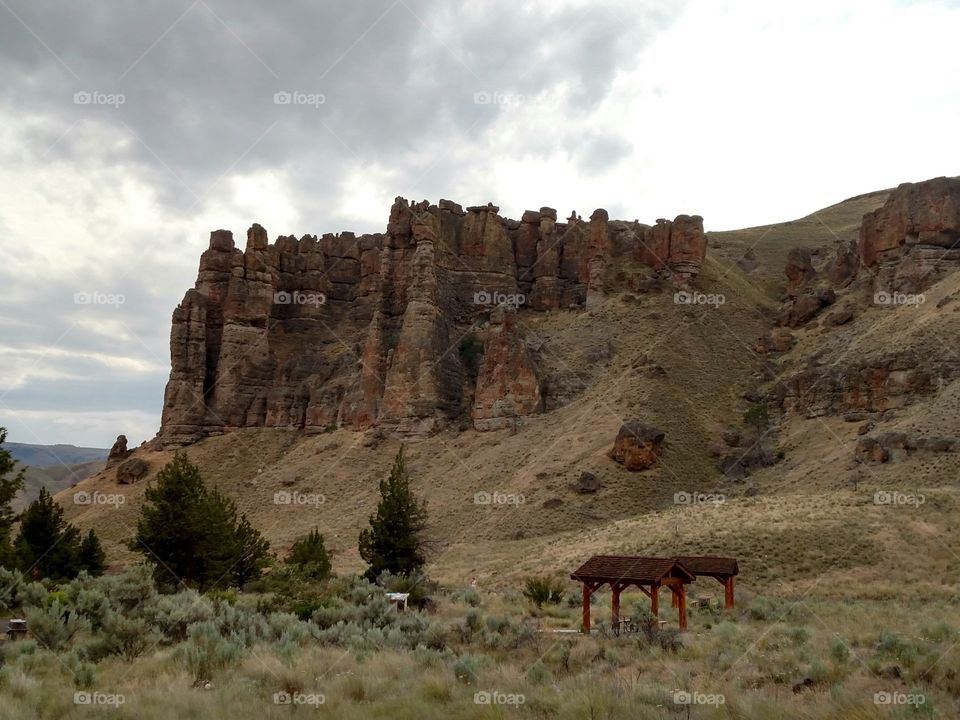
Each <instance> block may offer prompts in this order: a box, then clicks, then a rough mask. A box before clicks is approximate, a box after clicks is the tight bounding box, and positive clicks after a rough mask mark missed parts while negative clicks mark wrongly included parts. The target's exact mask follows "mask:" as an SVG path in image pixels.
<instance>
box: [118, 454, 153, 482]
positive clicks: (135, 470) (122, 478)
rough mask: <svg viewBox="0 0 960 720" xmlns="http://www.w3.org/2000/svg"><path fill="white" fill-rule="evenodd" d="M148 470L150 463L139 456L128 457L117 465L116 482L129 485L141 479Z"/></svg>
mask: <svg viewBox="0 0 960 720" xmlns="http://www.w3.org/2000/svg"><path fill="white" fill-rule="evenodd" d="M149 471H150V464H149V463H148V462H147V461H146V460H141V459H140V458H130V459H129V460H125V461H124V462H122V463H121V464H120V465H119V466H118V467H117V482H118V483H120V484H121V485H131V484H133V483H135V482H137V481H138V480H142V479H143V478H144V477H145V476H146V474H147V473H148V472H149Z"/></svg>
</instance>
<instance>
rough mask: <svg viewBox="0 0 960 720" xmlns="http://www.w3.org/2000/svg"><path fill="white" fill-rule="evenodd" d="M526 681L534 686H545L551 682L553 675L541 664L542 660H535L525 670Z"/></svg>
mask: <svg viewBox="0 0 960 720" xmlns="http://www.w3.org/2000/svg"><path fill="white" fill-rule="evenodd" d="M527 680H529V681H530V682H531V683H533V684H534V685H546V684H547V683H550V682H553V675H551V674H550V671H549V670H548V669H547V666H546V665H544V664H543V661H542V660H537V661H536V662H535V663H534V664H533V665H531V666H530V669H529V670H527Z"/></svg>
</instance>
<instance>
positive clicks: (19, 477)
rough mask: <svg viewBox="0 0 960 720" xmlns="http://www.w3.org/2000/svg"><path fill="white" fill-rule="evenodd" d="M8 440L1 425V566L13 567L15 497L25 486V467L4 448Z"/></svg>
mask: <svg viewBox="0 0 960 720" xmlns="http://www.w3.org/2000/svg"><path fill="white" fill-rule="evenodd" d="M6 441H7V429H6V428H2V427H0V567H6V568H12V567H13V566H14V565H15V560H14V556H13V547H12V545H11V543H10V540H11V533H12V532H13V523H14V521H15V520H16V517H17V515H16V513H15V512H14V511H13V499H14V498H15V497H16V495H17V493H18V492H19V491H20V489H21V488H22V487H23V468H20V469H17V461H16V460H14V459H13V455H11V454H10V451H9V450H5V449H4V448H3V444H4V443H5V442H6Z"/></svg>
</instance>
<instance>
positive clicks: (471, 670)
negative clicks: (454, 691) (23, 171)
mask: <svg viewBox="0 0 960 720" xmlns="http://www.w3.org/2000/svg"><path fill="white" fill-rule="evenodd" d="M453 675H454V677H456V678H457V681H458V682H462V683H464V684H466V685H473V684H474V683H476V682H477V680H479V679H480V667H479V664H478V663H477V661H476V659H475V658H473V657H471V656H469V655H464V656H463V657H461V658H459V659H458V660H457V661H456V662H455V663H454V664H453Z"/></svg>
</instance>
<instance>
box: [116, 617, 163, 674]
mask: <svg viewBox="0 0 960 720" xmlns="http://www.w3.org/2000/svg"><path fill="white" fill-rule="evenodd" d="M103 636H104V638H105V639H106V641H107V645H108V647H109V649H110V653H111V654H113V655H119V656H121V657H122V658H123V659H124V660H126V661H127V662H133V661H134V660H136V659H137V658H138V657H140V656H141V655H142V654H143V653H144V652H145V651H146V650H147V649H148V648H152V647H153V646H155V645H156V644H157V643H158V642H159V641H160V635H159V633H157V632H156V631H154V630H153V629H151V627H150V626H149V625H148V624H147V621H146V620H144V619H143V618H131V617H126V616H124V615H120V614H119V613H115V612H112V613H110V614H108V615H107V616H106V617H105V618H104V620H103Z"/></svg>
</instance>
